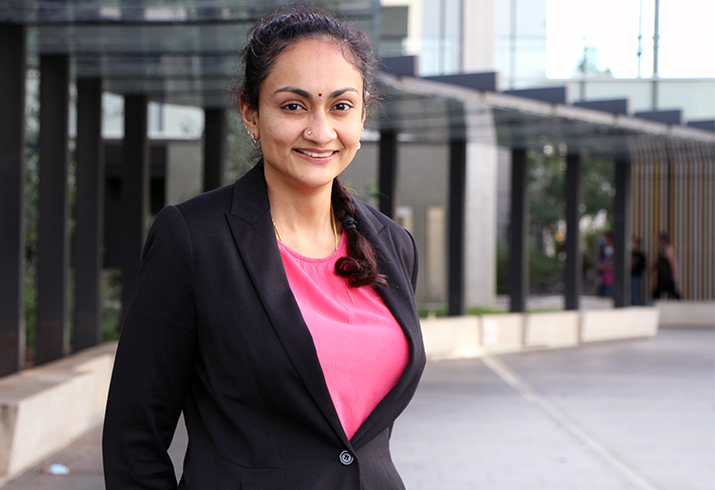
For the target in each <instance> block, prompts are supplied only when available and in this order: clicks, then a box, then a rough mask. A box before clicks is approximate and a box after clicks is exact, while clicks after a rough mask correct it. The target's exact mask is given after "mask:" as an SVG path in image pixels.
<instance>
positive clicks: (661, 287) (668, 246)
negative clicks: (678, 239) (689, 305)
mask: <svg viewBox="0 0 715 490" xmlns="http://www.w3.org/2000/svg"><path fill="white" fill-rule="evenodd" d="M654 268H655V273H656V274H657V278H656V281H657V282H656V286H655V289H653V299H660V296H661V295H662V294H663V293H665V294H667V295H668V297H671V298H675V299H680V293H679V292H678V282H679V281H678V259H677V258H676V256H675V247H673V244H672V243H670V235H668V233H666V232H661V233H660V234H658V258H657V260H656V262H655V265H654Z"/></svg>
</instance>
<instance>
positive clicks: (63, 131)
mask: <svg viewBox="0 0 715 490" xmlns="http://www.w3.org/2000/svg"><path fill="white" fill-rule="evenodd" d="M69 84H70V64H69V56H67V55H43V56H40V145H39V148H40V183H39V195H40V197H39V206H38V210H39V223H38V242H37V246H38V263H37V356H36V364H42V363H45V362H48V361H52V360H55V359H59V358H61V357H64V356H66V355H67V354H68V353H69V339H70V336H69V316H68V314H69V312H68V300H67V298H68V288H69V214H70V213H69V182H68V181H69V132H68V130H69Z"/></svg>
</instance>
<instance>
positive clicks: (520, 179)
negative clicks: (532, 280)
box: [509, 148, 529, 313]
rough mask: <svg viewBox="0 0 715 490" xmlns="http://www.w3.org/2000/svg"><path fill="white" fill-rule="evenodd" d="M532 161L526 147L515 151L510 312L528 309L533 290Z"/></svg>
mask: <svg viewBox="0 0 715 490" xmlns="http://www.w3.org/2000/svg"><path fill="white" fill-rule="evenodd" d="M528 171H529V164H528V160H527V155H526V150H525V149H521V148H513V149H512V150H511V196H510V200H511V203H510V211H509V213H510V215H509V311H511V312H515V313H516V312H524V311H526V297H527V294H528V292H529V199H528V182H529V173H528Z"/></svg>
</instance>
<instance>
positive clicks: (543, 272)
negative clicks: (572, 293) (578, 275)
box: [497, 241, 563, 294]
mask: <svg viewBox="0 0 715 490" xmlns="http://www.w3.org/2000/svg"><path fill="white" fill-rule="evenodd" d="M562 278H563V268H562V264H561V261H560V260H559V259H558V258H557V257H549V256H547V255H545V254H544V253H543V252H542V251H541V250H540V249H539V248H538V247H537V246H536V245H535V244H534V243H533V242H532V243H530V244H529V293H531V294H544V293H555V292H560V291H561V290H562V288H563V286H562V283H563V279H562ZM497 294H509V246H508V244H507V243H505V242H503V241H499V242H497Z"/></svg>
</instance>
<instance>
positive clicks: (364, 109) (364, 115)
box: [360, 92, 370, 124]
mask: <svg viewBox="0 0 715 490" xmlns="http://www.w3.org/2000/svg"><path fill="white" fill-rule="evenodd" d="M368 100H370V92H366V93H365V98H364V99H363V101H362V117H361V118H360V119H361V121H362V123H363V124H365V119H366V118H367V101H368Z"/></svg>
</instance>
